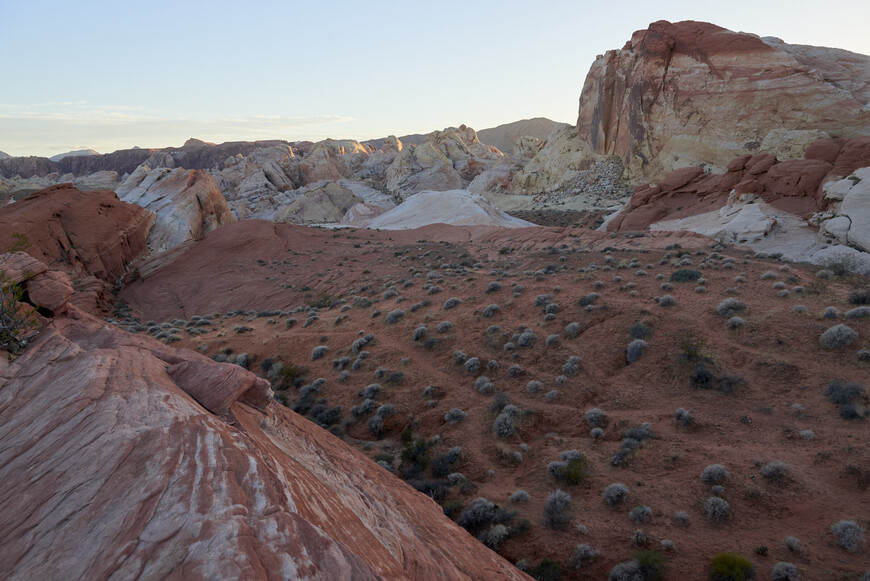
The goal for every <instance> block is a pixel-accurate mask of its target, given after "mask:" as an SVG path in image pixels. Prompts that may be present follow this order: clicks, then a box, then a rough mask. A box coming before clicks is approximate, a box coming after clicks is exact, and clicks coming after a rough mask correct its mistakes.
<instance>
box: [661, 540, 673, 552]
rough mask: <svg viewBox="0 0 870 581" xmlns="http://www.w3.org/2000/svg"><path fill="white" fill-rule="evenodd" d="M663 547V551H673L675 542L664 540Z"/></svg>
mask: <svg viewBox="0 0 870 581" xmlns="http://www.w3.org/2000/svg"><path fill="white" fill-rule="evenodd" d="M661 546H662V550H663V551H673V550H674V541H672V540H670V539H662V542H661Z"/></svg>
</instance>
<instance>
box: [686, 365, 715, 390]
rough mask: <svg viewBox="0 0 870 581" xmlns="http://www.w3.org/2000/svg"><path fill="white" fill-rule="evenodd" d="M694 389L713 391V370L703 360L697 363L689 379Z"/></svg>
mask: <svg viewBox="0 0 870 581" xmlns="http://www.w3.org/2000/svg"><path fill="white" fill-rule="evenodd" d="M689 380H690V382H691V384H692V388H693V389H712V388H713V370H711V369H710V368H709V367H707V363H706V362H705V361H703V360H700V361H697V362H696V363H695V367H694V368H693V369H692V374H691V375H690V377H689Z"/></svg>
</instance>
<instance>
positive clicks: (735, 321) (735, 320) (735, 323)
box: [728, 317, 746, 329]
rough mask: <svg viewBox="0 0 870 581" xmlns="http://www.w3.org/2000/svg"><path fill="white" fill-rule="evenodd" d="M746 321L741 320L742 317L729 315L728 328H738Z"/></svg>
mask: <svg viewBox="0 0 870 581" xmlns="http://www.w3.org/2000/svg"><path fill="white" fill-rule="evenodd" d="M745 322H746V321H744V320H743V318H742V317H731V318H730V319H728V328H729V329H739V328H740V327H742V326H743V324H744V323H745Z"/></svg>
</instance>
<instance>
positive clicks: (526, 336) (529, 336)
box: [517, 329, 535, 347]
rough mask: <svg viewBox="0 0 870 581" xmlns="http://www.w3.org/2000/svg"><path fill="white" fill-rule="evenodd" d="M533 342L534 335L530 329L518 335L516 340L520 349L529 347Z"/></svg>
mask: <svg viewBox="0 0 870 581" xmlns="http://www.w3.org/2000/svg"><path fill="white" fill-rule="evenodd" d="M534 341H535V334H534V333H533V332H532V330H531V329H526V330H525V331H523V332H522V333H520V336H519V338H518V339H517V345H519V346H520V347H529V346H530V345H531V344H532V343H533V342H534Z"/></svg>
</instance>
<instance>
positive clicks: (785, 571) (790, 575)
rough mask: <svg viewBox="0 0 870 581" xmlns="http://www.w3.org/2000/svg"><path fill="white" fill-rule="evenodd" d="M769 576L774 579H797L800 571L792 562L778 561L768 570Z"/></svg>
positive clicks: (780, 580) (788, 580)
mask: <svg viewBox="0 0 870 581" xmlns="http://www.w3.org/2000/svg"><path fill="white" fill-rule="evenodd" d="M770 576H771V577H773V578H774V579H775V580H776V581H799V579H800V578H801V573H800V570H799V569H798V567H797V565H795V564H794V563H786V562H785V561H780V562H779V563H777V564H776V565H774V566H773V568H772V569H771V570H770Z"/></svg>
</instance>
